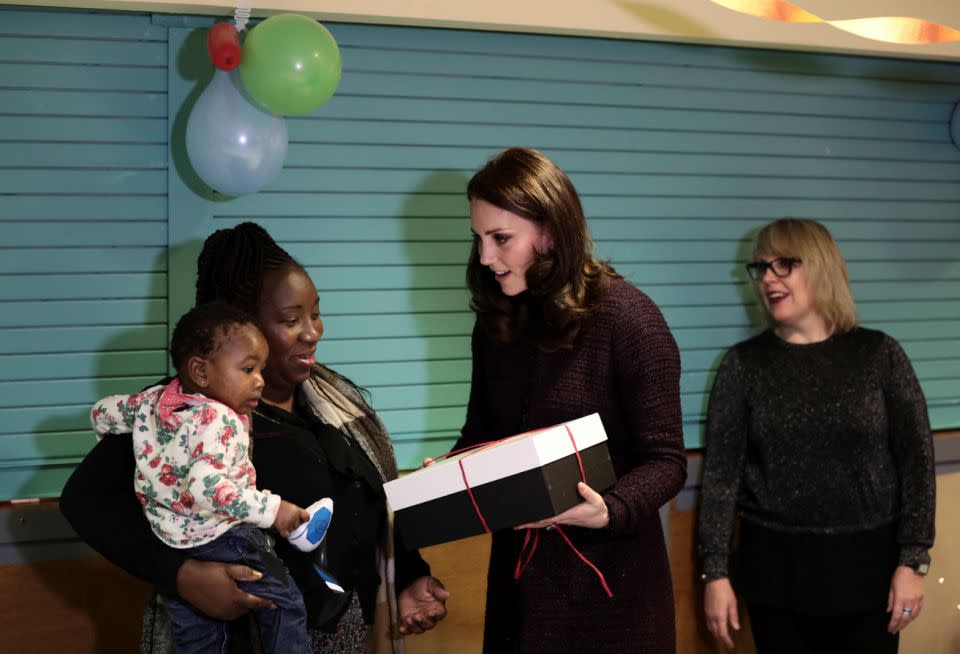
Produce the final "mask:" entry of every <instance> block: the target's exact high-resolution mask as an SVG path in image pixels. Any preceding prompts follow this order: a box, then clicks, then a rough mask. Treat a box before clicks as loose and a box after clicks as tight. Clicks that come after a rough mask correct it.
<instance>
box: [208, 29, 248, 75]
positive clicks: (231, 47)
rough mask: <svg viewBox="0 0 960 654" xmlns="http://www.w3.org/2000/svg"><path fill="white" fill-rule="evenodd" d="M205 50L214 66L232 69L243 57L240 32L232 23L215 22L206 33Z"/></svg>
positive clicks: (221, 68)
mask: <svg viewBox="0 0 960 654" xmlns="http://www.w3.org/2000/svg"><path fill="white" fill-rule="evenodd" d="M207 52H209V53H210V60H211V61H212V62H213V65H214V66H216V67H217V68H219V69H220V70H233V69H234V68H236V67H237V66H239V65H240V60H241V59H243V49H242V48H241V47H240V32H238V31H237V28H236V27H234V26H233V24H232V23H217V24H216V25H214V26H213V27H211V28H210V33H209V34H207Z"/></svg>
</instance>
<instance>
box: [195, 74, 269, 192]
mask: <svg viewBox="0 0 960 654" xmlns="http://www.w3.org/2000/svg"><path fill="white" fill-rule="evenodd" d="M238 84H240V81H239V77H237V76H232V75H230V74H229V73H227V72H226V71H223V70H217V71H216V72H215V73H214V75H213V79H212V80H211V81H210V84H209V85H208V86H207V88H206V89H204V91H203V93H202V94H201V95H200V97H199V98H198V99H197V103H196V105H194V107H193V111H192V112H191V113H190V118H188V119H187V135H186V136H187V156H188V157H189V159H190V163H191V164H192V165H193V168H194V170H196V171H197V174H198V175H200V178H201V179H202V180H203V181H204V182H206V183H207V184H208V185H209V186H210V188H212V189H213V190H215V191H218V192H220V193H223V194H224V195H245V194H248V193H256V192H257V191H259V190H260V189H262V188H263V187H264V186H266V185H267V183H268V182H270V180H272V179H273V178H274V177H275V176H276V174H277V173H279V172H280V169H281V168H283V162H284V161H285V160H286V158H287V123H286V121H285V120H284V119H283V118H282V117H280V116H275V115H273V114H271V113H268V112H266V111H264V110H263V109H261V108H260V107H259V106H257V105H255V104H253V103H252V102H250V101H249V100H247V99H246V98H245V97H244V95H243V94H242V93H241V92H240V90H239V89H238V87H237V85H238Z"/></svg>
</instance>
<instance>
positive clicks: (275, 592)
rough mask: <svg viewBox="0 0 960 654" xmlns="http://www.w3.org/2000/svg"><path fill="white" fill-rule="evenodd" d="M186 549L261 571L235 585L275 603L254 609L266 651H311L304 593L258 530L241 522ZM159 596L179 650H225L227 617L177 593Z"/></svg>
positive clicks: (199, 556) (309, 653)
mask: <svg viewBox="0 0 960 654" xmlns="http://www.w3.org/2000/svg"><path fill="white" fill-rule="evenodd" d="M184 551H185V552H186V553H188V554H189V555H190V556H191V557H193V558H195V559H200V560H201V561H223V562H226V563H241V564H243V565H247V566H249V567H251V568H253V569H255V570H259V571H260V572H262V573H263V577H262V578H261V579H260V580H258V581H241V582H238V583H237V586H239V587H240V589H241V590H243V591H246V592H248V593H251V594H253V595H256V596H258V597H263V598H264V599H268V600H270V601H271V602H273V603H274V604H276V605H277V608H276V609H257V610H255V611H254V615H255V616H256V618H257V622H258V623H259V625H260V640H261V641H262V644H263V650H264V652H265V653H266V654H272V653H274V652H276V653H277V654H281V653H282V654H301V653H302V654H312V652H313V650H312V649H311V647H310V640H309V638H308V637H307V613H306V609H304V606H303V596H302V595H301V594H300V589H298V588H297V585H296V584H295V583H294V582H293V579H291V578H290V575H289V574H288V573H287V570H286V568H284V566H283V563H282V562H281V561H280V559H278V558H277V555H276V554H274V553H273V551H272V550H271V548H270V544H269V541H268V540H267V537H266V535H265V534H264V533H263V532H262V531H261V530H260V529H258V528H256V527H254V526H253V525H248V524H240V525H237V526H236V527H233V528H232V529H230V531H228V532H227V533H225V534H223V535H222V536H220V537H219V538H217V539H216V540H213V541H211V542H209V543H206V544H204V545H199V546H197V547H192V548H189V549H186V550H184ZM163 600H164V604H165V606H166V608H167V613H168V614H169V615H170V621H171V622H172V623H173V637H174V642H175V643H176V652H177V654H193V653H194V652H196V653H197V654H200V653H204V654H207V653H209V652H224V653H226V652H229V649H230V648H229V642H228V636H227V624H226V623H225V622H222V621H220V620H214V619H213V618H209V617H207V616H206V615H204V614H202V613H200V612H199V611H197V610H196V609H194V608H193V607H192V606H190V605H189V604H187V603H186V602H184V601H183V600H182V599H180V598H179V597H170V596H164V598H163Z"/></svg>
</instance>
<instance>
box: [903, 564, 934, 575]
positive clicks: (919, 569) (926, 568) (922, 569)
mask: <svg viewBox="0 0 960 654" xmlns="http://www.w3.org/2000/svg"><path fill="white" fill-rule="evenodd" d="M906 565H907V567H908V568H913V571H914V572H916V573H917V574H918V575H920V576H921V577H926V576H927V573H928V572H930V564H929V563H907V564H906Z"/></svg>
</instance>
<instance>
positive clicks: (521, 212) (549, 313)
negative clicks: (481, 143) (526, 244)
mask: <svg viewBox="0 0 960 654" xmlns="http://www.w3.org/2000/svg"><path fill="white" fill-rule="evenodd" d="M467 197H468V198H469V199H470V200H484V201H485V202H489V203H490V204H492V205H494V206H497V207H499V208H501V209H505V210H506V211H509V212H510V213H513V214H516V215H518V216H520V217H522V218H526V219H527V220H531V221H533V222H534V223H536V224H537V225H539V226H540V227H541V228H542V229H544V230H546V233H547V234H548V235H549V236H550V237H551V239H552V240H553V246H552V247H551V248H550V250H549V251H548V252H546V253H540V252H537V253H535V258H534V262H533V264H532V265H531V266H530V268H529V270H527V289H528V292H527V293H526V294H521V296H519V297H517V298H510V297H508V296H506V295H504V294H503V292H502V291H501V290H500V285H499V284H498V283H497V281H496V280H495V279H494V276H493V275H492V274H491V272H490V269H489V268H487V266H484V265H481V263H480V252H479V241H478V239H474V243H473V247H472V248H471V250H470V261H469V263H468V264H467V287H468V288H469V289H470V293H471V295H472V301H471V303H470V306H471V308H472V309H473V311H474V313H476V315H477V321H478V323H479V324H480V326H481V327H482V328H483V330H484V331H485V332H486V333H487V334H488V335H490V336H491V337H493V338H494V339H496V340H498V341H501V342H513V341H516V340H519V339H529V340H530V341H532V342H533V343H535V344H536V345H537V346H538V347H539V348H540V349H542V350H545V351H553V350H558V349H565V348H570V347H572V346H573V342H574V341H575V340H576V338H577V334H579V333H580V330H581V329H582V328H583V326H584V325H585V324H586V322H587V321H588V320H589V319H590V317H591V315H592V314H593V312H594V310H595V309H596V307H597V306H598V305H599V303H600V300H601V299H602V298H603V294H604V292H605V290H606V287H607V285H608V283H609V281H610V280H612V279H619V278H620V275H619V274H618V273H617V272H616V271H615V270H614V269H613V268H611V267H610V266H609V265H607V264H606V263H604V262H602V261H599V260H597V259H595V258H594V256H593V240H592V239H591V238H590V232H589V230H588V229H587V221H586V218H585V217H584V215H583V207H582V206H581V204H580V197H579V196H578V195H577V190H576V189H575V188H574V186H573V183H572V182H571V181H570V178H569V177H567V175H566V173H564V172H563V171H562V170H561V169H560V167H559V166H557V164H555V163H554V162H553V161H551V160H550V159H549V158H548V157H546V156H544V155H543V154H541V153H540V152H537V151H536V150H531V149H529V148H510V149H509V150H504V151H503V152H501V153H499V154H497V155H496V156H494V157H493V158H492V159H491V160H490V161H488V162H487V164H486V165H485V166H484V167H483V168H481V169H480V170H479V171H477V173H476V174H475V175H474V176H473V178H472V179H471V180H470V183H469V184H468V185H467ZM524 296H526V297H524Z"/></svg>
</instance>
